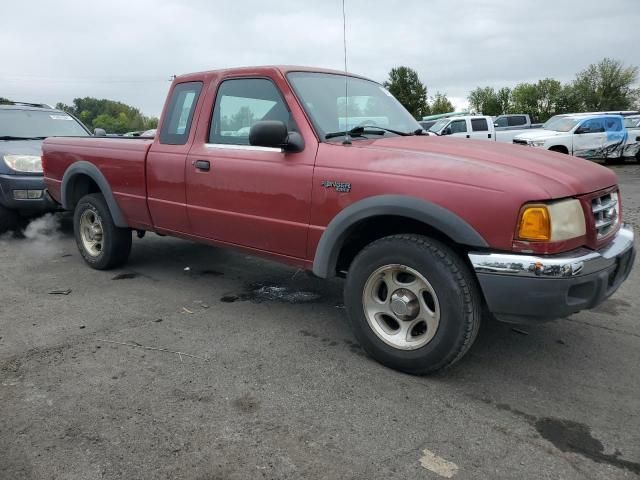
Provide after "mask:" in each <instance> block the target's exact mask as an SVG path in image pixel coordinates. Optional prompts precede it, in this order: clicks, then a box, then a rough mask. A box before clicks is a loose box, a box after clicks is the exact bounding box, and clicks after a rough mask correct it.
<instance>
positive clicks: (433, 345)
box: [43, 67, 635, 374]
mask: <svg viewBox="0 0 640 480" xmlns="http://www.w3.org/2000/svg"><path fill="white" fill-rule="evenodd" d="M345 86H346V87H347V89H346V92H348V96H345ZM355 106H357V109H356V108H354V107H355ZM350 108H352V109H353V110H357V113H358V115H357V117H358V123H357V124H356V125H354V124H353V123H354V122H353V120H352V119H349V118H348V116H349V115H348V114H349V109H350ZM368 118H370V119H371V121H369V120H367V119H368ZM43 151H44V156H43V167H44V172H45V182H46V186H47V188H48V191H49V193H50V194H51V196H52V197H53V198H54V199H55V200H56V201H58V202H59V203H60V204H61V205H62V206H63V207H64V208H65V209H68V210H73V211H74V230H75V238H76V242H77V245H78V248H79V250H80V252H81V254H82V256H83V257H84V260H85V261H86V263H87V264H88V265H89V266H91V267H93V268H96V269H108V268H113V267H116V266H119V265H122V264H123V263H124V262H125V261H126V260H127V257H128V256H129V252H130V249H131V242H132V232H133V231H137V232H138V233H142V232H145V231H152V232H156V233H159V234H162V235H173V236H176V237H182V238H185V239H190V240H194V241H197V242H204V243H209V244H212V245H220V246H229V247H233V248H237V249H241V250H243V251H245V252H249V253H252V254H256V255H262V256H265V257H268V258H270V259H274V260H277V261H280V262H283V263H286V264H289V265H293V266H296V267H299V268H304V269H307V270H309V271H311V272H313V274H315V275H316V276H317V277H321V278H328V277H333V276H342V277H345V278H346V281H345V287H344V296H345V306H346V309H347V313H348V316H349V318H350V321H351V323H352V325H353V329H354V332H355V335H356V336H357V339H358V340H359V342H360V343H361V345H362V346H363V348H364V349H366V351H367V352H368V353H369V354H370V355H371V356H372V357H374V358H375V359H377V360H378V361H380V362H382V363H383V364H385V365H387V366H390V367H392V368H395V369H399V370H402V371H405V372H409V373H415V374H424V373H428V372H433V371H436V370H439V369H442V368H444V367H447V366H449V365H451V364H453V363H454V362H456V361H457V360H459V359H460V358H461V357H462V356H463V355H464V354H465V352H467V351H468V349H469V347H470V346H471V345H472V344H473V342H474V340H475V338H476V335H477V333H478V329H479V326H480V322H481V319H482V318H483V316H485V315H489V314H491V315H493V316H495V317H496V318H498V319H500V320H505V321H510V322H524V321H528V322H537V321H544V320H548V319H553V318H561V317H566V316H568V315H571V314H573V313H575V312H578V311H580V310H583V309H588V308H592V307H595V306H596V305H598V304H599V303H601V302H602V301H604V300H605V299H606V298H608V297H609V296H610V295H611V294H613V293H614V292H615V291H616V289H617V288H618V287H619V286H620V285H621V283H622V282H623V281H624V280H625V279H626V278H627V275H628V274H629V271H630V270H631V267H632V264H633V259H634V254H635V250H634V240H633V232H632V230H631V229H630V228H629V227H627V226H625V225H624V224H623V222H622V216H621V209H620V194H619V191H618V186H617V180H616V176H615V174H613V173H612V172H611V171H610V170H608V169H607V168H605V167H602V166H600V165H596V164H593V163H590V162H587V161H585V160H582V159H579V158H574V157H567V156H563V155H560V154H558V153H553V152H548V151H543V150H540V149H535V148H526V149H525V148H522V147H519V146H517V145H509V144H497V143H495V142H486V141H476V140H468V141H462V142H461V141H459V140H455V139H451V138H447V137H440V136H430V135H425V134H424V130H422V129H421V128H420V125H419V124H418V123H417V121H416V120H415V119H414V118H413V117H412V116H411V115H410V114H409V113H408V112H407V111H406V110H405V109H404V108H403V107H402V106H401V105H400V103H399V102H398V101H397V100H396V99H395V98H394V97H393V96H392V95H391V94H390V93H389V92H388V91H387V90H385V89H384V88H383V87H382V86H381V85H380V84H378V83H375V82H373V81H370V80H367V79H365V78H362V77H359V76H356V75H348V76H346V75H344V74H342V73H340V72H335V71H328V70H318V69H310V68H302V67H252V68H236V69H229V70H219V71H210V72H203V73H195V74H189V75H184V76H179V77H177V78H176V79H175V80H174V81H173V83H172V86H171V90H170V92H169V95H168V98H167V101H166V103H165V106H164V110H163V113H162V117H161V120H160V124H159V127H158V132H157V135H156V136H155V138H154V139H144V138H106V137H103V138H99V137H93V138H49V139H47V140H45V142H44V145H43Z"/></svg>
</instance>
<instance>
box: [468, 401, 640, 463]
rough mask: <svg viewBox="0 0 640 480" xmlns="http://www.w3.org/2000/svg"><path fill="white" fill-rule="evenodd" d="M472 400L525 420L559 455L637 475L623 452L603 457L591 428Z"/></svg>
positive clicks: (581, 424)
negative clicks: (570, 454) (583, 459)
mask: <svg viewBox="0 0 640 480" xmlns="http://www.w3.org/2000/svg"><path fill="white" fill-rule="evenodd" d="M472 397H473V398H475V399H476V400H480V401H481V402H483V403H486V404H487V405H494V406H495V407H496V408H497V409H498V410H504V411H507V412H511V413H513V414H515V415H518V416H520V417H522V418H524V419H525V420H526V421H527V422H528V423H530V424H531V425H532V426H533V427H534V428H535V429H536V431H537V432H538V434H539V435H540V436H541V437H542V438H544V439H545V440H547V441H549V442H551V443H552V444H553V445H554V446H555V447H556V448H557V449H558V450H560V451H562V452H570V453H577V454H579V455H582V456H583V457H585V458H588V459H590V460H593V461H594V462H596V463H606V464H608V465H612V466H614V467H618V468H622V469H626V470H629V471H630V472H633V473H635V474H640V463H638V462H631V461H629V460H623V459H621V458H620V456H621V455H622V452H620V450H618V449H616V450H615V453H613V454H606V453H604V445H602V442H601V441H600V440H598V439H597V438H595V437H593V435H592V434H591V427H589V426H588V425H585V424H584V423H579V422H574V421H572V420H564V419H562V418H553V417H541V418H538V417H536V416H535V415H531V414H528V413H525V412H523V411H522V410H518V409H517V408H513V407H512V406H510V405H508V404H506V403H494V402H493V400H491V399H490V398H478V397H474V396H472Z"/></svg>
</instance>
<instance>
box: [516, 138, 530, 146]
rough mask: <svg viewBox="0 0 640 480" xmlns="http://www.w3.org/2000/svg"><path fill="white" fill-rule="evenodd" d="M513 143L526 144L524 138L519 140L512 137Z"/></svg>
mask: <svg viewBox="0 0 640 480" xmlns="http://www.w3.org/2000/svg"><path fill="white" fill-rule="evenodd" d="M513 143H517V144H518V145H526V144H527V141H526V140H519V139H516V138H514V139H513Z"/></svg>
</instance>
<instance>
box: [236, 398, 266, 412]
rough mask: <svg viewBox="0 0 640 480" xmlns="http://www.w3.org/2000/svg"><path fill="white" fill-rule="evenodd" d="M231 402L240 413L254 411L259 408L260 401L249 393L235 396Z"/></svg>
mask: <svg viewBox="0 0 640 480" xmlns="http://www.w3.org/2000/svg"><path fill="white" fill-rule="evenodd" d="M231 404H232V405H233V407H234V408H235V409H236V410H238V411H239V412H240V413H255V412H256V411H257V410H258V409H259V408H260V401H259V400H258V399H257V398H254V397H252V396H251V395H249V394H245V395H243V396H241V397H239V398H236V399H235V400H233V402H231Z"/></svg>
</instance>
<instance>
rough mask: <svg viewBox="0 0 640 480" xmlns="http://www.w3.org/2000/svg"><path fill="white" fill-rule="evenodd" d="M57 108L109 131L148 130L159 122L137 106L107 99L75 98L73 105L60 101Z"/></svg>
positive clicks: (90, 124) (85, 122) (89, 124)
mask: <svg viewBox="0 0 640 480" xmlns="http://www.w3.org/2000/svg"><path fill="white" fill-rule="evenodd" d="M56 108H58V109H60V110H64V111H66V112H69V113H72V114H73V115H75V116H76V117H78V118H79V119H80V121H81V122H82V123H84V124H85V125H88V126H92V127H94V128H104V129H105V130H106V131H107V132H108V133H126V132H129V131H135V130H148V129H150V128H155V127H156V126H157V124H158V121H157V119H152V118H148V117H145V116H144V115H143V114H142V113H141V112H140V110H138V109H137V108H135V107H132V106H130V105H127V104H125V103H122V102H116V101H113V100H107V99H97V98H92V97H84V98H75V99H74V100H73V104H72V105H65V104H64V103H58V104H57V105H56Z"/></svg>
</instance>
